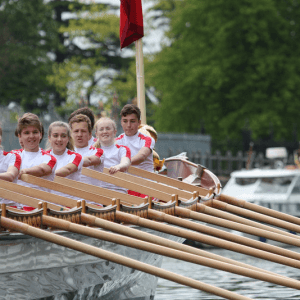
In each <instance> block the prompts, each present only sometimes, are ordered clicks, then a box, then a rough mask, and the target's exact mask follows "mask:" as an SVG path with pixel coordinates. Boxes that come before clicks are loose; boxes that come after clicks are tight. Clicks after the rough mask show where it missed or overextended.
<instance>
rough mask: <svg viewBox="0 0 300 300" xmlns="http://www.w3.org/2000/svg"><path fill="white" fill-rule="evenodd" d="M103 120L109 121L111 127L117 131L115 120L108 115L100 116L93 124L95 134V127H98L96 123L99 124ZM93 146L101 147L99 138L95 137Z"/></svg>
mask: <svg viewBox="0 0 300 300" xmlns="http://www.w3.org/2000/svg"><path fill="white" fill-rule="evenodd" d="M104 121H109V122H110V123H111V124H112V126H113V129H114V130H115V131H117V124H116V122H115V121H114V120H113V119H111V118H108V117H102V118H100V119H99V120H98V121H97V122H96V124H95V126H94V129H95V132H96V134H97V127H98V125H99V124H100V123H102V122H104ZM94 147H95V148H101V143H100V140H99V138H97V142H96V143H95V144H94Z"/></svg>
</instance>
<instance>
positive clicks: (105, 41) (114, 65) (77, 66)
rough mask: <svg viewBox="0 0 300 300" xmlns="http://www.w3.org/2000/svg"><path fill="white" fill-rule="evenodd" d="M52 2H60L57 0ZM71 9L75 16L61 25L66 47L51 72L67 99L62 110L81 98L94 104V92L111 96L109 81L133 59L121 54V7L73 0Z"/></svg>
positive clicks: (62, 37)
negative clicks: (119, 13)
mask: <svg viewBox="0 0 300 300" xmlns="http://www.w3.org/2000/svg"><path fill="white" fill-rule="evenodd" d="M53 3H55V4H56V5H59V3H57V1H53ZM68 9H69V11H70V12H72V13H73V17H72V18H70V19H69V20H68V21H67V22H65V23H64V24H63V21H62V20H61V27H60V29H59V34H60V37H61V40H62V41H61V42H63V44H64V45H66V46H65V47H66V49H65V52H63V51H61V53H60V60H59V61H57V62H56V63H55V65H54V66H53V74H51V75H49V76H48V80H49V82H50V83H51V84H54V85H55V87H56V90H57V92H58V93H59V97H60V98H61V99H63V100H64V103H61V104H63V109H62V110H64V109H65V108H66V109H68V107H70V108H71V107H74V105H75V106H76V105H78V102H80V101H81V102H83V104H84V105H91V104H92V102H91V99H92V97H93V96H94V97H97V98H99V99H101V100H106V99H108V98H112V97H113V91H112V90H111V89H109V88H108V87H107V84H108V83H110V82H111V80H112V79H113V77H114V76H115V74H116V72H117V71H118V70H120V69H121V68H128V64H129V62H130V60H132V58H130V57H128V58H126V57H122V56H121V51H120V41H119V17H118V16H117V15H116V13H114V11H115V10H116V9H119V7H114V6H111V5H107V4H99V3H96V2H91V3H88V4H84V5H83V4H80V2H79V1H72V2H71V3H70V2H69V4H68ZM70 45H71V46H70Z"/></svg>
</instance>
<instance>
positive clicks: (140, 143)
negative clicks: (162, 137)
mask: <svg viewBox="0 0 300 300" xmlns="http://www.w3.org/2000/svg"><path fill="white" fill-rule="evenodd" d="M116 143H117V144H118V145H123V146H127V147H128V148H129V149H130V151H131V157H133V156H135V155H136V154H137V153H138V152H139V151H140V150H141V148H142V147H147V148H149V149H150V150H151V153H150V154H149V155H148V156H147V158H146V160H145V161H143V162H142V163H140V164H139V165H137V166H136V167H137V168H140V169H143V170H146V171H149V172H154V167H153V154H152V150H153V149H154V146H155V140H154V139H153V138H152V137H149V136H147V135H144V134H143V133H141V132H139V131H138V132H137V133H136V134H135V135H133V136H127V135H126V134H125V133H123V134H121V135H119V136H118V137H117V138H116Z"/></svg>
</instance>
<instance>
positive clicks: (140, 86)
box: [135, 38, 147, 124]
mask: <svg viewBox="0 0 300 300" xmlns="http://www.w3.org/2000/svg"><path fill="white" fill-rule="evenodd" d="M135 48H136V85H137V105H138V107H139V108H140V110H141V122H142V124H147V122H146V100H145V76H144V58H143V41H142V39H141V38H140V39H138V40H137V41H135Z"/></svg>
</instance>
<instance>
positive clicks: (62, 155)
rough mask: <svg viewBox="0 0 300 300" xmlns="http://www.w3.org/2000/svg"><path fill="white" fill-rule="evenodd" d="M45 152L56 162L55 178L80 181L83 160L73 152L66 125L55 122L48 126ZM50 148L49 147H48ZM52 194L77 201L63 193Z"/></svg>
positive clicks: (71, 140) (69, 133) (68, 128)
mask: <svg viewBox="0 0 300 300" xmlns="http://www.w3.org/2000/svg"><path fill="white" fill-rule="evenodd" d="M47 146H48V147H47V148H51V149H50V150H48V151H46V152H47V153H49V154H51V155H53V156H54V157H55V158H56V161H57V167H56V171H55V176H61V177H66V178H68V179H72V180H77V181H80V178H81V169H82V165H83V158H82V156H81V155H80V154H79V153H76V152H75V151H74V145H73V139H72V137H71V129H70V127H69V125H68V124H67V123H64V122H60V121H56V122H53V123H51V124H50V126H49V129H48V143H47ZM49 146H50V147H49ZM51 192H52V193H54V194H57V195H61V196H67V197H70V198H73V199H76V200H77V199H78V198H76V197H74V196H70V195H65V194H64V193H61V192H57V191H51Z"/></svg>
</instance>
